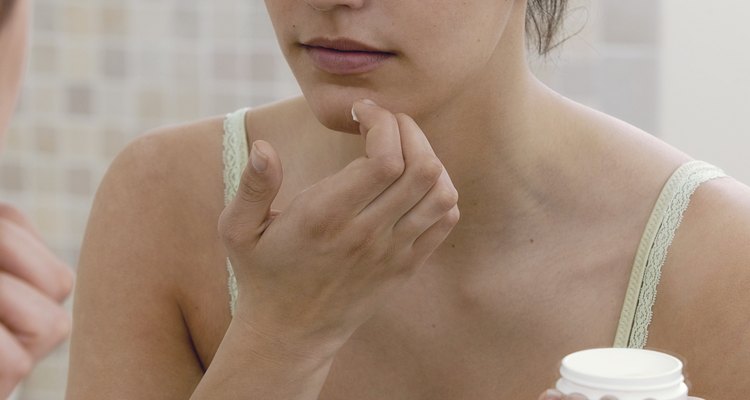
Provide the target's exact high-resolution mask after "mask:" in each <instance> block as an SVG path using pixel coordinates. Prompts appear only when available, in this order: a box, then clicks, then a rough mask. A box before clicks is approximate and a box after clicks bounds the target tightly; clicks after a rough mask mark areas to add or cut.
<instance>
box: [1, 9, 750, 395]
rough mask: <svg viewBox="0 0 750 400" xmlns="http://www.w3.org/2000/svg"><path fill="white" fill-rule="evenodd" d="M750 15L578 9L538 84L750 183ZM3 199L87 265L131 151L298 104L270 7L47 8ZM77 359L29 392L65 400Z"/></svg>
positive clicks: (30, 385) (63, 252) (40, 13)
mask: <svg viewBox="0 0 750 400" xmlns="http://www.w3.org/2000/svg"><path fill="white" fill-rule="evenodd" d="M748 17H750V3H747V2H743V1H741V0H715V1H712V2H705V1H697V0H630V1H622V0H574V1H573V5H572V7H571V11H570V15H569V17H568V20H567V30H568V31H569V32H570V35H572V36H571V37H570V39H569V40H568V41H567V42H565V44H564V45H563V46H561V47H560V48H559V49H558V50H557V51H555V52H554V53H553V54H551V55H549V56H548V57H546V58H544V59H538V58H536V59H534V60H531V62H532V65H533V68H534V69H535V71H537V73H538V75H539V76H540V77H541V78H542V79H543V80H544V81H545V82H547V83H548V84H549V85H550V86H552V87H553V88H555V89H557V90H559V91H560V92H561V93H563V94H564V95H566V96H568V97H571V98H573V99H575V100H577V101H580V102H582V103H584V104H587V105H589V106H592V107H594V108H597V109H600V110H602V111H604V112H606V113H609V114H612V115H614V116H616V117H619V118H621V119H623V120H625V121H628V122H630V123H631V124H633V125H636V126H638V127H640V128H642V129H644V130H646V131H648V132H650V133H652V134H654V135H656V136H658V137H660V138H662V139H664V140H665V141H667V142H669V143H672V144H673V145H675V146H676V147H678V148H681V149H683V150H684V151H686V152H687V153H688V154H691V155H692V156H693V157H695V158H698V159H703V160H706V161H709V162H711V163H714V164H716V165H717V166H720V167H722V168H724V169H725V170H726V171H727V172H728V173H730V174H731V175H733V176H735V177H736V178H738V179H740V180H742V181H744V182H750V169H748V166H749V165H750V160H749V159H748V155H747V150H748V147H750V130H749V129H748V128H747V124H746V123H745V118H746V117H747V116H750V101H749V100H747V98H746V93H748V92H750V77H748V74H747V72H748V71H750V51H749V50H748V48H747V44H746V42H747V39H748V38H750V25H748V24H747V18H748ZM27 70H28V72H27V75H26V81H25V85H24V90H23V94H22V99H21V104H20V107H19V110H18V112H17V114H16V117H15V119H14V122H13V124H12V127H11V132H9V137H8V140H7V143H6V148H5V150H4V153H3V155H2V157H0V198H2V199H3V201H7V202H10V203H12V204H14V205H16V206H18V207H19V208H21V209H22V210H24V211H25V212H27V213H28V214H29V215H31V216H32V217H33V219H34V222H35V223H36V224H37V226H38V227H39V229H40V230H41V232H42V233H43V235H44V237H45V239H46V240H47V242H48V243H49V244H50V246H51V247H52V248H53V249H54V250H55V251H56V252H57V254H58V255H60V256H61V257H62V258H64V259H65V260H66V261H68V262H69V263H70V264H71V265H73V266H75V264H76V263H77V259H78V249H79V247H80V244H81V239H82V237H83V233H84V229H85V224H86V220H87V216H88V212H89V208H90V207H91V202H92V199H93V196H94V193H95V191H96V188H97V186H98V184H99V181H100V179H101V177H102V176H103V174H104V172H105V170H106V168H107V166H108V165H109V163H110V162H111V160H112V159H113V157H114V156H115V155H116V154H117V153H118V151H120V149H122V148H123V146H125V145H126V144H127V143H128V142H129V141H130V140H132V139H133V138H134V137H136V136H137V135H140V134H142V133H143V132H145V131H147V130H149V129H151V128H154V127H158V126H161V125H165V124H173V123H178V122H185V121H190V120H195V119H199V118H202V117H206V116H211V115H216V114H224V113H227V112H230V111H233V110H235V109H238V108H240V107H244V106H256V105H260V104H263V103H267V102H270V101H273V100H276V99H280V98H284V97H288V96H292V95H295V94H297V93H299V90H298V88H297V85H296V83H295V82H294V79H293V78H292V76H291V73H290V72H289V70H288V68H287V66H286V63H285V62H284V60H283V58H282V57H281V55H280V53H279V51H278V50H277V47H276V42H275V38H274V36H273V31H272V29H271V26H270V22H269V20H268V18H267V16H266V13H265V7H264V5H263V2H261V1H260V0H251V1H246V0H221V1H211V2H208V1H197V0H129V1H127V2H123V1H114V0H98V1H97V0H34V17H33V36H32V44H31V51H30V59H29V63H28V68H27ZM67 351H68V347H67V345H66V346H63V347H61V348H60V349H58V350H57V351H56V352H55V353H54V354H52V355H51V356H50V357H49V358H48V359H47V360H46V361H45V362H44V363H42V364H41V365H40V366H39V367H38V368H37V369H36V370H35V372H34V374H33V375H32V376H31V377H30V378H29V379H28V380H27V381H26V382H25V384H24V385H23V386H22V388H20V390H19V393H18V394H17V398H18V399H23V400H52V399H62V398H63V393H64V387H65V380H66V370H67V355H66V354H67Z"/></svg>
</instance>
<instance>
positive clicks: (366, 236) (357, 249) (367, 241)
mask: <svg viewBox="0 0 750 400" xmlns="http://www.w3.org/2000/svg"><path fill="white" fill-rule="evenodd" d="M380 241H381V238H380V235H379V233H378V231H377V230H376V229H374V228H365V229H361V230H359V232H358V233H357V234H354V235H351V237H350V238H349V245H348V250H349V253H350V254H357V255H361V254H365V253H369V252H372V251H373V249H374V248H375V246H376V245H377V244H378V243H379V242H380Z"/></svg>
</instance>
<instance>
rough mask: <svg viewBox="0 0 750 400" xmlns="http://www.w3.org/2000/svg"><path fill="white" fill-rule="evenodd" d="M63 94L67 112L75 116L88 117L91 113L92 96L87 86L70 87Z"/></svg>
mask: <svg viewBox="0 0 750 400" xmlns="http://www.w3.org/2000/svg"><path fill="white" fill-rule="evenodd" d="M65 94H66V95H65V101H66V107H65V109H66V110H67V112H69V113H71V114H77V115H89V114H91V113H92V112H93V105H92V104H93V100H92V97H93V94H92V91H91V87H90V86H89V85H87V84H73V85H70V86H68V88H67V90H66V93H65Z"/></svg>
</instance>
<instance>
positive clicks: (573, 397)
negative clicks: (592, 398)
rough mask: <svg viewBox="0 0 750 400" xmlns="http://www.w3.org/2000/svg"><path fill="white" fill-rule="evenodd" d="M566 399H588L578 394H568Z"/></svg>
mask: <svg viewBox="0 0 750 400" xmlns="http://www.w3.org/2000/svg"><path fill="white" fill-rule="evenodd" d="M567 399H568V400H588V397H586V396H584V395H582V394H580V393H573V394H569V395H568V397H567Z"/></svg>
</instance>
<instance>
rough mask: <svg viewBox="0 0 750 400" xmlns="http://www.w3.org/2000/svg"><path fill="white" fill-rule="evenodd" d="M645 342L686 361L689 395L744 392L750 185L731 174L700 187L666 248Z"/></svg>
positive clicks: (749, 359) (749, 353) (749, 312)
mask: <svg viewBox="0 0 750 400" xmlns="http://www.w3.org/2000/svg"><path fill="white" fill-rule="evenodd" d="M648 345H649V347H654V348H661V349H666V350H669V351H671V352H674V353H676V354H679V355H680V356H683V357H684V358H685V360H686V362H687V368H686V370H687V373H688V375H689V378H690V380H691V381H692V382H693V384H694V387H695V394H696V395H701V396H704V397H706V398H716V399H719V398H725V399H730V398H743V397H744V396H746V393H747V392H748V391H750V381H748V380H747V379H746V377H747V376H749V375H750V187H748V186H747V185H745V184H743V183H741V182H738V181H737V180H735V179H732V178H729V177H727V178H720V179H715V180H712V181H709V182H706V183H704V184H702V185H701V186H700V187H699V188H698V189H697V190H696V192H695V194H694V195H693V197H692V200H691V202H690V205H689V207H688V209H687V211H686V212H685V214H684V218H683V222H682V225H681V227H680V228H679V230H678V231H677V233H676V235H675V239H674V242H673V244H672V246H671V247H670V249H669V255H668V257H667V261H666V263H665V265H664V268H663V272H662V281H661V283H660V284H659V294H658V296H657V301H656V304H655V307H654V320H653V322H652V324H651V327H650V334H649V343H648Z"/></svg>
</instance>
